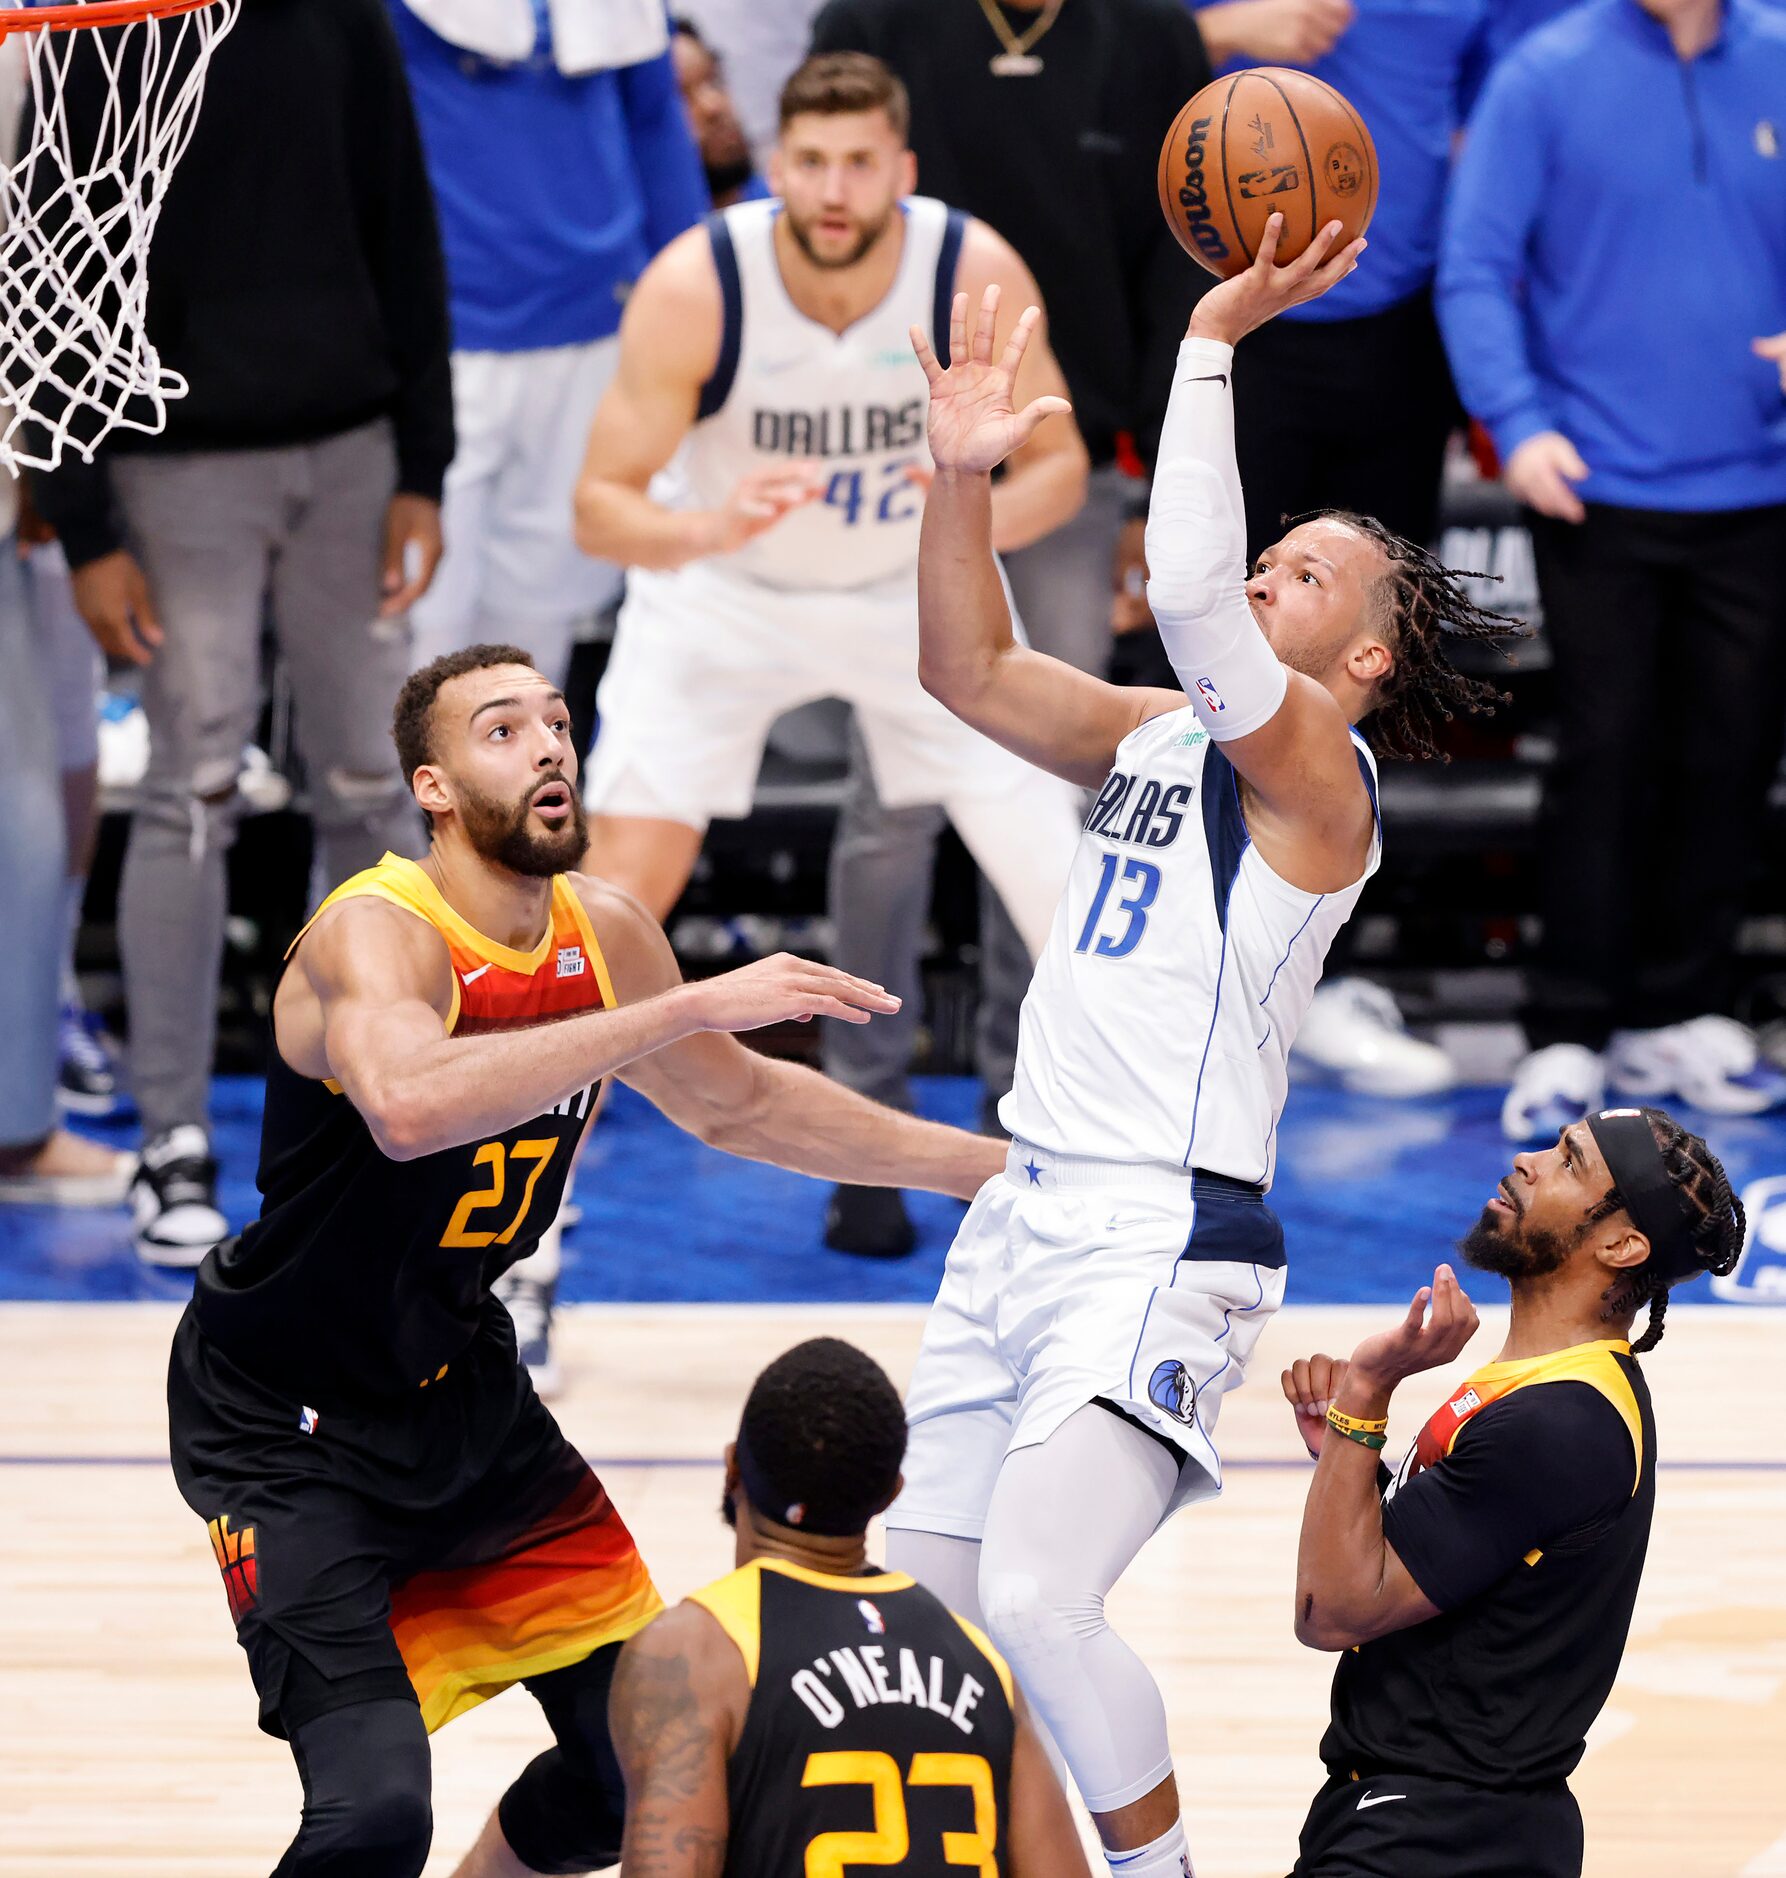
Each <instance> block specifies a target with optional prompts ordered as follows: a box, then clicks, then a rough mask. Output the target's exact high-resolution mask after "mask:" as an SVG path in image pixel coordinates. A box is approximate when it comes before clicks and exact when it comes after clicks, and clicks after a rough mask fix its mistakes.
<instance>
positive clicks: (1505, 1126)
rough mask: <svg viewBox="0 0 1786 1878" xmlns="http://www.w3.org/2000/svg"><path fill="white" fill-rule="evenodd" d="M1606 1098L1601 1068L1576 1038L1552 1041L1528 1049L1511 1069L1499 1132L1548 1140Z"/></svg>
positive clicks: (1518, 1138) (1514, 1138) (1526, 1139)
mask: <svg viewBox="0 0 1786 1878" xmlns="http://www.w3.org/2000/svg"><path fill="white" fill-rule="evenodd" d="M1605 1099H1606V1070H1605V1067H1604V1065H1603V1064H1602V1063H1601V1061H1600V1058H1599V1057H1598V1056H1597V1055H1596V1054H1595V1053H1594V1052H1593V1051H1592V1050H1590V1049H1587V1048H1586V1047H1585V1046H1584V1045H1582V1044H1579V1043H1553V1044H1549V1045H1547V1046H1546V1047H1545V1048H1544V1049H1542V1050H1534V1051H1533V1052H1532V1053H1531V1055H1530V1056H1528V1057H1527V1058H1526V1059H1525V1061H1524V1062H1523V1063H1521V1064H1520V1066H1519V1068H1518V1069H1517V1070H1515V1071H1514V1072H1513V1087H1512V1088H1511V1089H1509V1090H1508V1091H1507V1099H1506V1101H1505V1102H1503V1103H1502V1104H1501V1133H1502V1134H1504V1135H1505V1136H1506V1137H1507V1139H1508V1140H1509V1141H1518V1142H1540V1141H1554V1140H1555V1139H1556V1137H1557V1134H1558V1133H1559V1131H1560V1130H1562V1129H1564V1128H1567V1127H1568V1126H1569V1124H1570V1123H1571V1122H1578V1121H1580V1120H1581V1118H1582V1117H1583V1116H1584V1115H1586V1114H1588V1113H1589V1112H1590V1111H1592V1110H1596V1109H1598V1108H1600V1107H1601V1106H1602V1104H1603V1103H1604V1101H1605Z"/></svg>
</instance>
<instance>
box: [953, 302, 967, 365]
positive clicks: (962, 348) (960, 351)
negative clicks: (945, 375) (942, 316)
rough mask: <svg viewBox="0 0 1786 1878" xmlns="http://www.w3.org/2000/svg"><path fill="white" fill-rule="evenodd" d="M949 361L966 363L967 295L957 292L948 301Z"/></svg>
mask: <svg viewBox="0 0 1786 1878" xmlns="http://www.w3.org/2000/svg"><path fill="white" fill-rule="evenodd" d="M949 363H950V364H951V365H965V364H966V363H967V295H966V294H964V293H958V294H957V295H956V296H955V298H954V299H953V300H951V301H950V302H949Z"/></svg>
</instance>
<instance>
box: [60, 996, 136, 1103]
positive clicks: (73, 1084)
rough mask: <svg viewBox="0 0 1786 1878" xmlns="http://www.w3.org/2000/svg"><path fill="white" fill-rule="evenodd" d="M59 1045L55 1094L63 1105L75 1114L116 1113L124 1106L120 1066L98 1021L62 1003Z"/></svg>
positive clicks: (78, 1009)
mask: <svg viewBox="0 0 1786 1878" xmlns="http://www.w3.org/2000/svg"><path fill="white" fill-rule="evenodd" d="M56 1048H57V1054H58V1056H59V1057H60V1058H61V1063H60V1066H59V1068H58V1070H57V1074H56V1097H57V1100H58V1101H60V1103H61V1104H62V1106H63V1107H64V1108H65V1109H67V1110H68V1111H69V1112H70V1113H71V1114H75V1115H97V1116H105V1115H116V1114H117V1113H118V1111H119V1109H120V1108H121V1107H122V1106H123V1099H122V1096H121V1095H120V1092H119V1089H118V1068H117V1065H116V1064H115V1063H114V1062H113V1061H112V1053H111V1051H110V1050H108V1049H107V1048H106V1047H105V1043H104V1041H103V1040H102V1038H101V1037H100V1035H99V1028H98V1026H97V1024H96V1023H95V1022H94V1020H93V1019H92V1017H90V1016H89V1015H88V1014H87V1012H85V1011H83V1010H82V1009H81V1007H80V1006H79V1005H78V1004H64V1005H63V1006H62V1012H61V1016H60V1017H59V1018H58V1019H57V1024H56Z"/></svg>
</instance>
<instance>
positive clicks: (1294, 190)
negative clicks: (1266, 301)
mask: <svg viewBox="0 0 1786 1878" xmlns="http://www.w3.org/2000/svg"><path fill="white" fill-rule="evenodd" d="M1159 184H1160V208H1161V209H1162V211H1163V212H1164V213H1165V217H1166V220H1167V221H1168V222H1169V223H1171V225H1172V232H1173V234H1175V235H1176V236H1177V237H1178V239H1179V243H1180V245H1181V246H1182V247H1183V248H1184V250H1185V252H1186V253H1187V254H1189V255H1190V257H1191V258H1192V259H1193V260H1194V261H1200V262H1201V263H1202V264H1203V266H1205V267H1206V268H1208V269H1209V271H1210V272H1211V273H1212V274H1219V275H1220V276H1221V277H1222V278H1223V279H1224V280H1226V279H1228V278H1229V277H1230V276H1232V275H1235V274H1238V273H1240V272H1241V270H1242V269H1244V268H1247V267H1250V266H1251V265H1252V261H1253V257H1254V255H1255V254H1257V252H1258V249H1259V238H1260V236H1261V235H1263V234H1264V232H1265V224H1266V222H1267V220H1268V219H1269V218H1270V217H1271V215H1272V214H1273V213H1274V212H1277V211H1281V212H1282V214H1283V217H1284V230H1283V234H1282V236H1281V238H1280V239H1279V242H1278V251H1277V258H1278V260H1279V261H1280V262H1282V261H1293V260H1295V259H1296V257H1297V256H1298V255H1299V254H1301V253H1302V251H1303V250H1304V249H1305V248H1306V247H1307V246H1308V245H1309V243H1310V242H1311V241H1312V240H1313V239H1314V238H1315V234H1316V231H1317V230H1318V229H1320V228H1321V227H1322V226H1324V225H1325V224H1326V223H1328V222H1331V221H1336V220H1337V221H1339V222H1340V223H1342V224H1343V225H1344V233H1343V234H1342V235H1341V236H1340V238H1339V240H1338V241H1337V242H1335V243H1334V247H1335V248H1336V249H1338V248H1342V247H1344V246H1345V244H1346V243H1347V242H1348V241H1352V240H1354V239H1356V237H1358V236H1359V235H1361V234H1363V233H1364V231H1365V229H1366V228H1368V227H1369V226H1370V219H1371V213H1372V211H1373V210H1374V209H1375V208H1376V206H1377V146H1376V145H1375V144H1374V143H1373V142H1372V141H1371V134H1370V132H1369V131H1368V130H1367V129H1366V128H1365V123H1364V119H1363V118H1361V117H1360V116H1359V115H1358V113H1357V112H1356V111H1354V110H1353V109H1352V107H1351V105H1349V104H1348V103H1347V102H1346V100H1345V99H1344V98H1342V97H1341V96H1340V94H1339V93H1338V92H1337V91H1335V90H1334V88H1333V87H1332V86H1331V85H1324V84H1322V82H1321V81H1320V79H1318V78H1311V77H1310V76H1309V74H1308V73H1307V72H1293V71H1290V70H1289V69H1288V68H1286V67H1284V66H1280V65H1261V66H1258V67H1255V68H1254V69H1253V70H1251V71H1245V72H1236V73H1234V74H1233V75H1232V76H1231V77H1228V78H1218V79H1217V80H1216V82H1215V83H1214V84H1213V85H1205V86H1204V87H1203V89H1202V90H1201V91H1200V92H1198V93H1197V95H1196V97H1194V98H1193V99H1192V100H1191V101H1190V103H1189V104H1187V105H1186V106H1185V107H1184V109H1183V110H1182V111H1180V112H1179V114H1178V116H1177V117H1175V118H1174V119H1173V120H1172V128H1171V129H1170V130H1169V131H1168V132H1167V133H1166V141H1165V142H1164V143H1163V144H1162V145H1161V146H1160V171H1159Z"/></svg>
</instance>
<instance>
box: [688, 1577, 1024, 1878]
mask: <svg viewBox="0 0 1786 1878" xmlns="http://www.w3.org/2000/svg"><path fill="white" fill-rule="evenodd" d="M692 1601H693V1602H694V1603H696V1604H699V1605H701V1606H702V1607H703V1608H704V1609H705V1610H707V1611H709V1612H710V1613H711V1614H712V1615H713V1616H714V1617H715V1618H716V1619H717V1620H718V1621H719V1623H720V1624H721V1626H722V1627H723V1628H724V1630H725V1632H726V1634H727V1635H728V1636H729V1637H730V1638H731V1639H732V1641H733V1642H734V1643H735V1644H737V1646H738V1649H739V1652H740V1653H741V1654H742V1656H743V1658H744V1667H745V1670H746V1672H747V1673H748V1675H749V1677H750V1690H751V1693H750V1707H749V1709H748V1711H747V1712H746V1715H745V1720H744V1730H743V1733H742V1734H741V1735H740V1736H739V1738H738V1745H737V1747H736V1748H735V1749H734V1750H733V1752H732V1759H731V1765H730V1767H729V1769H728V1770H727V1785H728V1789H729V1795H730V1813H731V1833H730V1843H729V1845H728V1848H727V1851H726V1862H725V1867H724V1878H788V1874H789V1873H790V1872H829V1873H835V1874H837V1875H838V1878H842V1874H843V1873H844V1872H845V1871H846V1870H847V1871H849V1872H852V1873H853V1872H856V1871H858V1870H861V1869H864V1868H866V1867H868V1866H873V1867H874V1868H875V1869H876V1870H877V1871H878V1870H881V1869H885V1870H886V1871H887V1872H888V1873H889V1874H890V1878H951V1874H954V1873H959V1871H960V1870H961V1868H962V1867H963V1866H964V1865H965V1866H967V1867H968V1868H969V1869H970V1870H974V1871H979V1872H982V1873H986V1874H989V1875H990V1874H996V1873H1001V1872H1005V1871H1008V1870H1009V1869H1010V1867H1009V1865H1008V1864H1007V1862H1006V1855H1005V1842H1006V1839H1007V1837H1008V1834H1009V1826H1010V1787H1011V1749H1012V1744H1013V1742H1014V1740H1015V1738H1016V1730H1017V1717H1016V1707H1015V1703H1016V1698H1015V1696H1014V1695H1013V1693H1012V1687H1011V1672H1010V1670H1009V1669H1007V1668H1006V1666H1005V1662H1004V1659H1003V1658H1002V1657H1001V1656H1000V1655H999V1654H998V1652H997V1651H996V1650H994V1649H993V1647H992V1645H991V1644H990V1643H988V1642H987V1640H986V1639H985V1637H983V1636H982V1635H981V1634H980V1632H979V1631H978V1630H976V1629H975V1628H974V1627H973V1625H972V1624H970V1623H968V1622H967V1621H966V1620H965V1619H963V1618H960V1617H957V1616H956V1615H955V1613H954V1612H953V1611H951V1610H950V1609H949V1608H948V1606H947V1605H945V1604H943V1603H942V1602H941V1601H940V1600H938V1599H937V1598H935V1597H933V1596H932V1595H931V1594H930V1593H929V1592H928V1591H926V1590H924V1589H923V1587H922V1586H920V1585H917V1584H915V1583H913V1581H912V1580H911V1579H910V1578H908V1577H906V1575H905V1574H904V1573H903V1572H879V1573H870V1574H866V1575H864V1576H861V1577H854V1578H837V1577H831V1576H829V1575H827V1574H825V1573H822V1572H815V1571H808V1570H807V1569H805V1568H804V1567H803V1566H799V1565H792V1564H788V1563H786V1562H784V1561H783V1560H780V1559H756V1560H753V1561H752V1562H751V1563H750V1564H749V1565H746V1566H744V1567H742V1568H741V1569H740V1570H738V1571H735V1572H733V1573H732V1574H731V1576H730V1577H728V1578H722V1579H720V1580H719V1581H718V1583H716V1584H711V1585H709V1586H708V1587H707V1588H706V1589H705V1590H704V1591H697V1592H695V1593H694V1594H693V1599H692Z"/></svg>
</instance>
